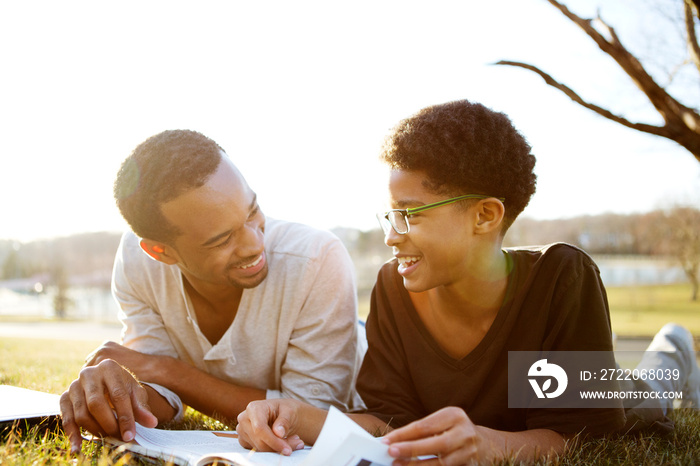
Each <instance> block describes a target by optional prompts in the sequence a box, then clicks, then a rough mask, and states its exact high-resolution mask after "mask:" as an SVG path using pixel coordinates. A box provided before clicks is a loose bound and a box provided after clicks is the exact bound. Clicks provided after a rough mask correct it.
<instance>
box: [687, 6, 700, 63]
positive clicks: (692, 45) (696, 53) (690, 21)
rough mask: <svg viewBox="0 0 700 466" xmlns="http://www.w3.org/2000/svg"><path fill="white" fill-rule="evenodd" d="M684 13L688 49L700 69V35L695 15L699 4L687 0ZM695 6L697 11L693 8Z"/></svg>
mask: <svg viewBox="0 0 700 466" xmlns="http://www.w3.org/2000/svg"><path fill="white" fill-rule="evenodd" d="M696 1H700V0H696ZM683 3H684V8H683V11H684V15H685V31H686V34H687V37H688V51H689V52H690V58H691V60H693V63H694V64H695V67H696V68H697V69H698V71H700V45H698V37H697V35H696V34H695V16H696V14H697V11H698V9H697V6H696V5H694V4H693V1H692V0H685V1H684V2H683ZM694 7H695V13H694V12H693V8H694Z"/></svg>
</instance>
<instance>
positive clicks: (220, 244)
mask: <svg viewBox="0 0 700 466" xmlns="http://www.w3.org/2000/svg"><path fill="white" fill-rule="evenodd" d="M230 242H231V237H230V236H229V237H227V238H226V239H225V240H224V241H222V242H221V243H219V244H217V245H216V246H214V247H215V248H223V247H225V246H228V244H229V243H230Z"/></svg>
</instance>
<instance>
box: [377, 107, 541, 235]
mask: <svg viewBox="0 0 700 466" xmlns="http://www.w3.org/2000/svg"><path fill="white" fill-rule="evenodd" d="M530 150H531V147H530V145H529V144H528V143H527V141H526V140H525V138H524V137H523V136H522V135H521V134H520V133H519V132H518V131H517V130H516V129H515V128H514V127H513V124H512V123H511V121H510V119H509V118H508V117H507V116H506V115H504V114H503V113H498V112H495V111H493V110H490V109H488V108H486V107H485V106H483V105H481V104H478V103H472V102H468V101H466V100H459V101H455V102H448V103H445V104H441V105H434V106H431V107H427V108H424V109H423V110H421V111H419V112H418V113H416V114H415V115H413V116H411V117H409V118H406V119H404V120H402V121H401V122H399V124H398V125H396V126H395V127H394V129H393V130H392V132H391V133H390V134H389V135H388V136H387V138H386V140H385V142H384V146H383V147H382V151H381V155H380V158H381V159H382V161H383V162H385V163H387V164H388V165H389V166H390V167H391V168H392V169H394V170H409V171H420V172H422V173H424V174H425V175H426V177H427V180H426V183H425V184H426V187H427V188H428V189H431V190H432V191H434V192H436V193H440V194H451V195H454V196H459V195H462V194H483V195H487V196H494V197H502V198H505V203H504V206H505V218H504V222H503V230H502V232H503V233H504V234H505V232H506V231H507V229H508V228H509V227H510V225H512V223H513V221H515V219H516V218H517V217H518V215H520V213H521V212H522V211H523V210H524V209H525V207H526V206H527V204H528V203H529V202H530V198H531V197H532V195H533V194H534V193H535V185H536V181H537V176H536V175H535V174H534V173H533V168H534V166H535V157H534V156H533V155H532V154H531V153H530Z"/></svg>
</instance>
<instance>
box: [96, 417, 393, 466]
mask: <svg viewBox="0 0 700 466" xmlns="http://www.w3.org/2000/svg"><path fill="white" fill-rule="evenodd" d="M105 440H106V441H107V442H108V443H110V444H112V445H114V446H116V447H117V449H118V450H122V451H130V452H132V453H135V454H138V455H143V456H147V457H151V458H159V459H162V460H165V461H170V462H172V463H174V464H178V465H187V466H189V465H192V466H204V465H208V464H214V463H217V464H220V465H235V466H266V465H269V466H288V465H300V466H336V465H337V466H341V465H342V466H369V465H375V466H384V465H390V464H391V463H392V461H393V459H392V458H391V457H390V456H389V455H388V453H387V450H388V447H387V446H386V445H384V444H383V443H382V442H381V441H380V439H378V438H375V437H373V436H372V435H370V434H369V433H368V432H366V431H365V430H364V429H363V428H362V427H360V426H359V425H358V424H356V423H355V422H353V421H352V420H351V419H350V418H349V417H347V416H346V415H344V414H343V413H341V412H340V411H338V410H337V409H335V408H331V410H330V411H329V413H328V417H327V418H326V422H325V423H324V425H323V429H322V430H321V433H320V435H319V437H318V440H317V441H316V444H315V445H314V447H313V448H310V447H308V446H307V447H305V448H304V449H303V450H298V451H295V452H293V453H292V454H291V456H283V455H280V454H277V453H269V452H257V451H254V450H248V449H245V448H243V447H242V446H241V445H240V443H239V442H238V435H237V434H236V433H235V432H231V431H205V430H163V429H149V428H146V427H143V426H141V425H138V424H137V425H136V437H135V438H134V441H133V442H129V443H124V442H121V441H119V440H116V439H113V438H107V439H105Z"/></svg>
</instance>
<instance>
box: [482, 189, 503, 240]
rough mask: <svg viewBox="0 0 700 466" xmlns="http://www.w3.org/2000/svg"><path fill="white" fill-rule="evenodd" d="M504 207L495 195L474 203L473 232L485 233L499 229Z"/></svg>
mask: <svg viewBox="0 0 700 466" xmlns="http://www.w3.org/2000/svg"><path fill="white" fill-rule="evenodd" d="M505 213H506V208H505V207H504V206H503V203H502V202H501V201H499V200H498V199H496V198H495V197H489V198H486V199H482V200H481V201H479V202H478V203H477V205H476V223H475V225H474V229H475V233H480V234H485V233H491V232H493V231H499V232H500V230H501V226H502V224H503V217H504V216H505Z"/></svg>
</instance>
